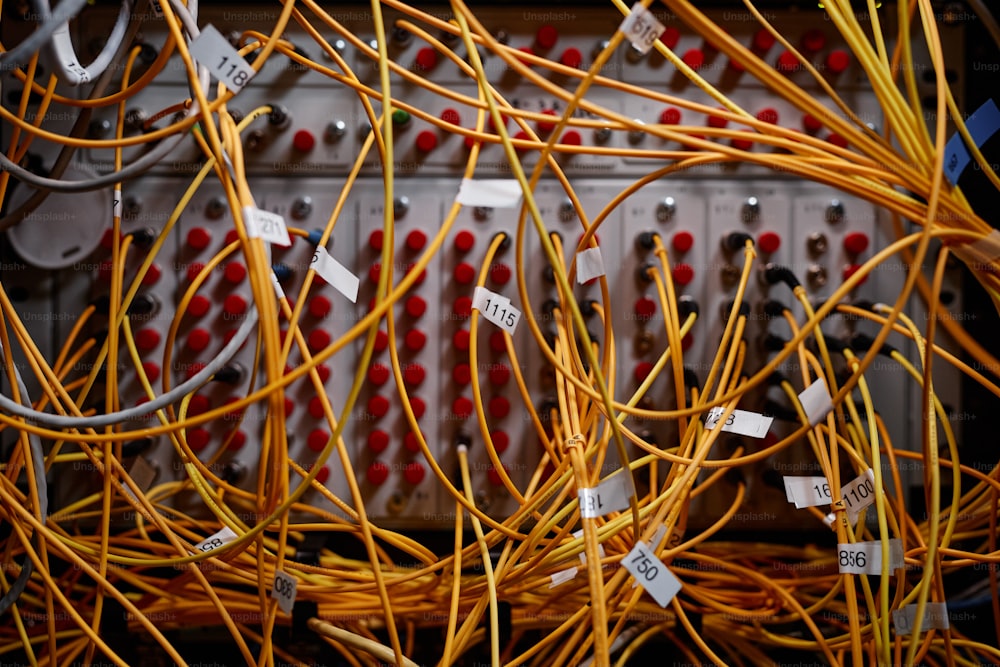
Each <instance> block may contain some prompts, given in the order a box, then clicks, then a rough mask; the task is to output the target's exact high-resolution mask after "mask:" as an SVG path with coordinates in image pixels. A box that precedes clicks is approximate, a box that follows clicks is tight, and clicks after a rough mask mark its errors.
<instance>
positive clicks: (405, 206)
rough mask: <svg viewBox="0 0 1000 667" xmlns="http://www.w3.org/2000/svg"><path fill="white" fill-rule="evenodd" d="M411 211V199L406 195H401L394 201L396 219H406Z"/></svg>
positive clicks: (393, 213)
mask: <svg viewBox="0 0 1000 667" xmlns="http://www.w3.org/2000/svg"><path fill="white" fill-rule="evenodd" d="M409 210H410V198H409V197H407V196H406V195H400V196H398V197H396V198H395V199H393V200H392V216H393V217H394V218H402V217H404V216H405V215H406V212H407V211H409Z"/></svg>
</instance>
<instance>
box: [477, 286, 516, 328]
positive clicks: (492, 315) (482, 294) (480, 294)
mask: <svg viewBox="0 0 1000 667" xmlns="http://www.w3.org/2000/svg"><path fill="white" fill-rule="evenodd" d="M472 307H473V308H475V309H476V310H478V311H479V312H480V313H482V315H483V317H485V318H486V319H487V320H489V321H490V322H492V323H493V324H495V325H497V326H498V327H500V328H501V329H503V330H504V331H506V332H507V333H509V334H511V335H513V334H514V331H515V330H516V329H517V323H518V322H520V321H521V311H520V310H518V309H517V308H515V307H514V306H512V305H511V304H510V299H508V298H507V297H505V296H501V295H500V294H497V293H496V292H491V291H490V290H488V289H486V288H485V287H477V288H476V289H475V291H474V292H473V294H472Z"/></svg>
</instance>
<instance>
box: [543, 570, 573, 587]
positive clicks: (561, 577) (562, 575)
mask: <svg viewBox="0 0 1000 667" xmlns="http://www.w3.org/2000/svg"><path fill="white" fill-rule="evenodd" d="M576 572H577V568H576V567H571V568H569V569H568V570H559V571H558V572H556V573H555V574H553V575H552V583H551V584H549V588H555V587H556V586H558V585H559V584H565V583H566V582H567V581H572V580H573V579H575V578H576Z"/></svg>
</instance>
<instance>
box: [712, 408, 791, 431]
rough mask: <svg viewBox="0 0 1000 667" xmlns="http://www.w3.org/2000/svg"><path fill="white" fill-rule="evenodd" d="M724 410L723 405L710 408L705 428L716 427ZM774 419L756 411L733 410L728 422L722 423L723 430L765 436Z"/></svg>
mask: <svg viewBox="0 0 1000 667" xmlns="http://www.w3.org/2000/svg"><path fill="white" fill-rule="evenodd" d="M723 412H725V410H724V409H723V408H722V407H721V406H716V407H714V408H712V409H711V410H709V411H708V416H707V417H706V418H705V428H706V429H709V430H711V429H713V428H715V426H716V424H718V423H719V420H720V419H722V413H723ZM773 421H774V417H767V416H765V415H762V414H758V413H756V412H748V411H746V410H733V411H732V413H730V415H729V417H728V418H726V423H725V424H723V425H722V430H723V431H727V432H729V433H736V434H737V435H745V436H748V437H751V438H763V437H764V436H766V435H767V432H768V431H770V430H771V423H772V422H773Z"/></svg>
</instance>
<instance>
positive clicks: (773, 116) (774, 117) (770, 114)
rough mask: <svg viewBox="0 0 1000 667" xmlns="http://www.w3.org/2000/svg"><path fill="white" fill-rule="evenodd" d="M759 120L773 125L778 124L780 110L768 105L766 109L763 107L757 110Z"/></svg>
mask: <svg viewBox="0 0 1000 667" xmlns="http://www.w3.org/2000/svg"><path fill="white" fill-rule="evenodd" d="M757 120H759V121H760V122H762V123H770V124H771V125H777V124H778V110H777V109H774V108H772V107H767V108H766V109H761V110H760V111H758V112H757Z"/></svg>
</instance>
